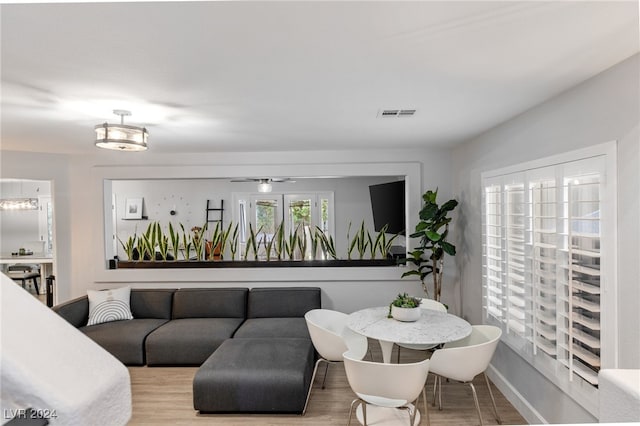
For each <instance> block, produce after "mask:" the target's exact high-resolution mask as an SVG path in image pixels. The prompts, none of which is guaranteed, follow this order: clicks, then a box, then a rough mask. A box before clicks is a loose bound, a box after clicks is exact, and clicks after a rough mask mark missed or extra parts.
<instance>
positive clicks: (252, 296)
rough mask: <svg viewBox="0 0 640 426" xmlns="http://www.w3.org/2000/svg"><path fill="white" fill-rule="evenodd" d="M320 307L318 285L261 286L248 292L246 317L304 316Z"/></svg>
mask: <svg viewBox="0 0 640 426" xmlns="http://www.w3.org/2000/svg"><path fill="white" fill-rule="evenodd" d="M319 308H320V288H318V287H263V288H253V289H251V291H250V292H249V302H248V308H247V309H248V312H247V318H286V317H301V318H302V317H304V314H306V313H307V312H308V311H310V310H312V309H319Z"/></svg>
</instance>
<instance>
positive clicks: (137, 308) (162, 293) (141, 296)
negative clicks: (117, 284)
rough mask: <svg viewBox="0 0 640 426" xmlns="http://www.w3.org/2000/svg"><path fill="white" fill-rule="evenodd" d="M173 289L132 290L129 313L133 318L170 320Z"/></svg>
mask: <svg viewBox="0 0 640 426" xmlns="http://www.w3.org/2000/svg"><path fill="white" fill-rule="evenodd" d="M174 292H175V290H174V289H132V290H131V313H132V314H133V317H134V318H158V319H171V305H172V302H173V293H174Z"/></svg>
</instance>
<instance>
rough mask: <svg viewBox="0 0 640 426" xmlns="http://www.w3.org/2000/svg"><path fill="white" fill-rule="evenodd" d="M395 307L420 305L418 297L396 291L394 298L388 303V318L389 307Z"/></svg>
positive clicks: (415, 306) (389, 315)
mask: <svg viewBox="0 0 640 426" xmlns="http://www.w3.org/2000/svg"><path fill="white" fill-rule="evenodd" d="M393 306H395V307H397V308H419V307H420V299H418V298H417V297H413V296H409V295H408V294H407V293H402V294H400V293H398V296H396V298H395V299H393V301H392V302H391V303H390V304H389V314H388V315H387V317H388V318H392V317H391V307H393Z"/></svg>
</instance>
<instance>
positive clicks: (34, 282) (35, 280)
mask: <svg viewBox="0 0 640 426" xmlns="http://www.w3.org/2000/svg"><path fill="white" fill-rule="evenodd" d="M31 280H32V281H33V286H34V287H35V288H36V294H37V295H40V290H38V277H33V278H32V279H31Z"/></svg>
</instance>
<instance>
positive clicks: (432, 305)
mask: <svg viewBox="0 0 640 426" xmlns="http://www.w3.org/2000/svg"><path fill="white" fill-rule="evenodd" d="M420 308H421V309H431V310H434V311H438V312H447V307H446V306H444V305H443V304H442V303H440V302H438V301H437V300H433V299H421V300H420ZM396 345H398V356H397V363H398V364H399V363H400V350H401V349H402V348H405V349H413V350H416V351H427V350H429V349H433V348H435V347H436V346H438V345H417V344H410V343H396Z"/></svg>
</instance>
